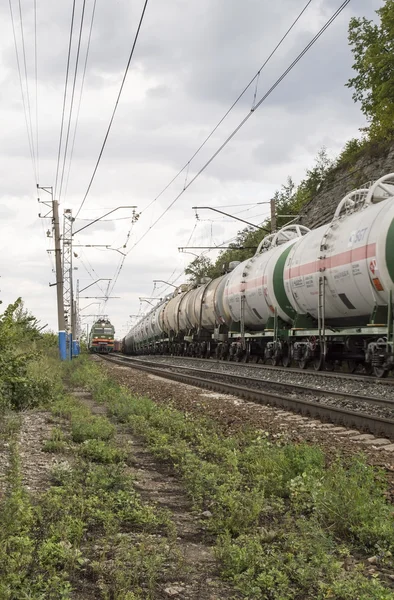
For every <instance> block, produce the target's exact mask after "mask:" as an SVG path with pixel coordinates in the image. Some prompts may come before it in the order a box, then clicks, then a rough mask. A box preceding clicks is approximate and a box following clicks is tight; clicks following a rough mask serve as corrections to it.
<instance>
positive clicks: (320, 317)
mask: <svg viewBox="0 0 394 600" xmlns="http://www.w3.org/2000/svg"><path fill="white" fill-rule="evenodd" d="M331 227H332V222H331V223H330V224H329V226H328V227H327V229H326V231H325V232H324V235H323V237H322V239H321V242H320V253H321V254H320V256H319V261H322V262H323V261H325V259H326V258H327V257H326V250H327V239H328V238H329V237H330V230H331ZM325 270H326V267H325V264H324V262H323V264H321V266H320V267H319V272H320V274H319V296H318V304H317V328H318V334H319V352H320V356H319V361H318V362H319V368H320V369H321V368H323V365H324V362H325V360H326V355H327V338H326V282H327V280H326V276H325V275H324V271H325Z"/></svg>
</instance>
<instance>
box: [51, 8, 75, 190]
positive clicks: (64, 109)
mask: <svg viewBox="0 0 394 600" xmlns="http://www.w3.org/2000/svg"><path fill="white" fill-rule="evenodd" d="M74 17H75V0H73V7H72V13H71V26H70V35H69V40H68V52H67V65H66V79H65V82H64V92H63V108H62V119H61V125H60V136H59V147H58V152H57V164H56V176H55V186H54V194H55V198H56V196H57V183H58V178H59V167H60V154H61V149H62V141H63V128H64V115H65V112H66V100H67V88H68V75H69V71H70V57H71V46H72V39H73V31H74Z"/></svg>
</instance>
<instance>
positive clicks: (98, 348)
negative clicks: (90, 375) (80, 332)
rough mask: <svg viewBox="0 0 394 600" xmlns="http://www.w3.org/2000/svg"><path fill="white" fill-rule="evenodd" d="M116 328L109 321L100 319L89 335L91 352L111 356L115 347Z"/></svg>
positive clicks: (94, 324)
mask: <svg viewBox="0 0 394 600" xmlns="http://www.w3.org/2000/svg"><path fill="white" fill-rule="evenodd" d="M114 340H115V328H114V326H113V325H112V324H111V322H110V321H109V320H108V319H99V320H98V321H96V322H95V323H93V325H92V328H91V330H90V334H89V342H88V348H89V352H92V353H100V354H109V353H110V352H113V350H114V345H115V341H114Z"/></svg>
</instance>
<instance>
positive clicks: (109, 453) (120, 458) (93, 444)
mask: <svg viewBox="0 0 394 600" xmlns="http://www.w3.org/2000/svg"><path fill="white" fill-rule="evenodd" d="M79 454H80V455H81V456H83V457H84V458H87V459H89V460H91V461H93V462H97V463H105V464H108V463H119V462H125V461H126V459H127V453H126V452H125V451H124V450H122V449H121V448H117V447H116V446H112V445H110V444H108V443H107V442H105V441H103V440H97V439H93V440H92V439H90V440H86V441H85V442H83V443H82V444H81V446H80V449H79Z"/></svg>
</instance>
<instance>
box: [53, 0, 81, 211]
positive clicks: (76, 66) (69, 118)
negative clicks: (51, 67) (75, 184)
mask: <svg viewBox="0 0 394 600" xmlns="http://www.w3.org/2000/svg"><path fill="white" fill-rule="evenodd" d="M85 6H86V0H83V4H82V14H81V25H80V27H79V36H78V46H77V56H76V58H75V69H74V79H73V87H72V92H71V101H70V114H69V116H68V125H67V134H66V143H65V145H64V159H63V167H62V176H61V179H60V190H59V200H60V197H61V195H62V189H63V178H64V169H65V166H66V159H67V149H68V139H69V136H70V126H71V119H72V113H73V107H74V95H75V83H76V80H77V74H78V63H79V53H80V50H81V39H82V29H83V19H84V16H85Z"/></svg>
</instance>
